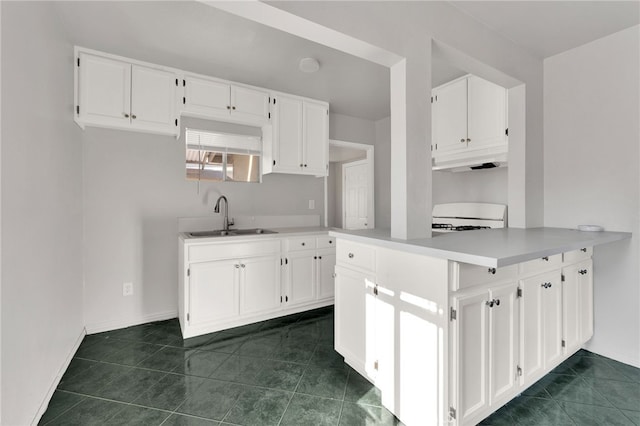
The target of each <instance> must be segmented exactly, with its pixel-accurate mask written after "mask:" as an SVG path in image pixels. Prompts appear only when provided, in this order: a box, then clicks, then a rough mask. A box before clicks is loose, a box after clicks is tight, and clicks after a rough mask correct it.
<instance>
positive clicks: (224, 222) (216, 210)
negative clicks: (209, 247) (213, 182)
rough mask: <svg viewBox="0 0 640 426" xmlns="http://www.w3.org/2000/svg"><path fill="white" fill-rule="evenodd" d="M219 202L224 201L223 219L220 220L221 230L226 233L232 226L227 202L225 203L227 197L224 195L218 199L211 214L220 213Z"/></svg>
mask: <svg viewBox="0 0 640 426" xmlns="http://www.w3.org/2000/svg"><path fill="white" fill-rule="evenodd" d="M220 201H224V218H223V220H222V230H223V231H228V230H229V225H233V219H231V221H229V201H227V197H225V196H224V195H221V196H219V197H218V201H216V205H215V207H214V208H213V212H214V213H220Z"/></svg>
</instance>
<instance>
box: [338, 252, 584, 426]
mask: <svg viewBox="0 0 640 426" xmlns="http://www.w3.org/2000/svg"><path fill="white" fill-rule="evenodd" d="M439 262H440V263H439ZM562 276H564V280H563V279H562ZM335 321H336V325H335V327H336V329H335V336H336V338H335V349H336V351H338V352H339V353H340V354H341V355H343V356H344V357H345V362H347V363H348V364H349V365H351V366H352V367H353V368H354V369H356V370H357V371H358V372H359V373H360V374H362V375H363V376H365V377H366V378H367V379H369V380H370V381H371V382H372V383H374V384H375V385H376V387H378V388H379V389H380V392H381V396H382V404H383V405H384V406H385V407H386V408H387V409H389V411H391V412H392V413H393V414H395V415H396V416H397V417H398V418H399V419H400V420H401V421H402V422H403V423H404V424H406V425H407V426H414V425H432V424H433V425H439V424H451V425H475V424H478V423H480V422H481V421H482V420H483V419H484V418H486V417H488V416H489V415H491V413H493V412H494V411H496V410H497V409H499V408H500V407H501V406H503V405H504V404H505V403H507V402H508V401H510V400H511V399H513V398H514V397H516V396H517V395H518V394H520V393H522V391H523V390H524V389H526V388H527V387H529V386H531V385H532V384H533V383H535V382H536V381H537V380H538V379H540V378H541V377H542V376H543V375H545V374H547V373H548V372H549V371H551V370H552V369H553V368H555V367H556V366H557V365H559V364H560V363H561V362H562V361H564V360H565V359H567V358H568V357H569V356H571V355H573V353H575V352H576V351H577V350H578V349H579V348H580V347H581V345H583V344H584V343H585V342H586V341H587V340H589V339H590V338H591V336H592V335H593V282H592V264H591V250H590V249H582V250H579V251H576V252H571V253H565V254H564V255H562V256H561V255H554V256H549V257H543V258H540V259H536V260H532V261H528V262H526V263H523V264H519V265H512V266H507V267H503V268H497V269H494V268H485V267H479V266H474V265H466V264H459V263H457V262H453V261H446V260H442V259H435V258H432V257H428V256H423V255H417V254H413V253H407V252H403V251H398V250H390V249H386V248H382V247H380V246H378V245H369V244H364V243H356V242H352V241H349V240H339V241H338V247H337V263H336V279H335Z"/></svg>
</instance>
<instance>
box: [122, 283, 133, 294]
mask: <svg viewBox="0 0 640 426" xmlns="http://www.w3.org/2000/svg"><path fill="white" fill-rule="evenodd" d="M132 294H133V283H122V295H123V296H131V295H132Z"/></svg>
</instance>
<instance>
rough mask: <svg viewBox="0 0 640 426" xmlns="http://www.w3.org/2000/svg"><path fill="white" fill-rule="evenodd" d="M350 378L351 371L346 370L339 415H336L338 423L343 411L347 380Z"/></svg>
mask: <svg viewBox="0 0 640 426" xmlns="http://www.w3.org/2000/svg"><path fill="white" fill-rule="evenodd" d="M350 377H351V370H347V380H345V381H344V389H343V390H342V403H341V404H340V414H339V415H338V423H337V425H338V426H339V425H340V422H341V421H342V412H343V411H344V400H345V398H346V397H347V387H348V386H349V378H350Z"/></svg>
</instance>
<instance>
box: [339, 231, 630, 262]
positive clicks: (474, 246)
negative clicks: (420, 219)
mask: <svg viewBox="0 0 640 426" xmlns="http://www.w3.org/2000/svg"><path fill="white" fill-rule="evenodd" d="M329 235H331V236H334V237H337V238H344V239H346V240H351V241H354V242H359V243H365V244H372V245H377V246H380V247H386V248H390V249H395V250H402V251H406V252H409V253H416V254H422V255H425V256H431V257H437V258H441V259H448V260H454V261H456V262H464V263H471V264H474V265H480V266H486V267H489V268H499V267H502V266H508V265H513V264H516V263H521V262H526V261H528V260H533V259H538V258H541V257H545V256H552V255H554V254H558V253H563V252H567V251H572V250H578V249H580V248H583V247H590V246H596V245H599V244H605V243H610V242H614V241H620V240H625V239H628V238H631V233H630V232H609V231H601V232H588V231H578V230H575V229H565V228H527V229H522V228H500V229H482V230H476V231H464V232H452V233H447V234H444V235H440V236H437V237H433V238H419V239H412V240H400V239H395V238H391V236H390V232H389V230H388V229H367V230H358V231H348V230H343V229H333V230H331V231H329Z"/></svg>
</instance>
